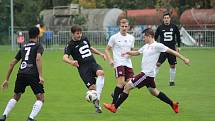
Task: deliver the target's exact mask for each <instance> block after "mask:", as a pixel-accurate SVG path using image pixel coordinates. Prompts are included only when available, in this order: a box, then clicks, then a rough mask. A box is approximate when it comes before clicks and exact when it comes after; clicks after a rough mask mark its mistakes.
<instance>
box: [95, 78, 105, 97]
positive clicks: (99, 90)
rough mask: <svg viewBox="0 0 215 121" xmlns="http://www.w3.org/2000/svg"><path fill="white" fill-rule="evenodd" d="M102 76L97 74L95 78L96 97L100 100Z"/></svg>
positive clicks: (102, 85) (102, 83)
mask: <svg viewBox="0 0 215 121" xmlns="http://www.w3.org/2000/svg"><path fill="white" fill-rule="evenodd" d="M104 80H105V79H104V76H98V77H97V79H96V92H97V94H98V99H99V100H100V95H101V93H102V88H103V87H104V82H105V81H104Z"/></svg>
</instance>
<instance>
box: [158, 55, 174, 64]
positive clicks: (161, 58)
mask: <svg viewBox="0 0 215 121" xmlns="http://www.w3.org/2000/svg"><path fill="white" fill-rule="evenodd" d="M166 58H167V59H168V62H169V64H170V65H175V64H177V61H176V56H174V55H172V54H169V53H166V52H162V53H160V57H159V59H158V63H161V64H162V63H163V62H164V61H165V60H166Z"/></svg>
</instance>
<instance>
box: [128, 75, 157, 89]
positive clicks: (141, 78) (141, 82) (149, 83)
mask: <svg viewBox="0 0 215 121" xmlns="http://www.w3.org/2000/svg"><path fill="white" fill-rule="evenodd" d="M131 81H132V83H133V84H134V86H135V87H137V88H142V87H143V86H146V87H147V88H148V87H151V88H156V84H155V81H154V77H149V76H146V75H145V74H144V73H143V72H141V73H140V74H138V75H136V76H134V78H133V79H132V80H131Z"/></svg>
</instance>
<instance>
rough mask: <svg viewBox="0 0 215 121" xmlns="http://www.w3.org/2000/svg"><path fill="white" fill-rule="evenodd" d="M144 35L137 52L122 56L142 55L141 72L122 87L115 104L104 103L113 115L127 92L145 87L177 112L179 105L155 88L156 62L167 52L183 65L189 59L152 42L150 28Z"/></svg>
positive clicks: (129, 52) (152, 37)
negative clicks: (161, 54) (181, 61)
mask: <svg viewBox="0 0 215 121" xmlns="http://www.w3.org/2000/svg"><path fill="white" fill-rule="evenodd" d="M143 33H144V35H143V36H144V43H145V45H144V46H143V47H142V48H140V49H139V50H138V51H128V52H125V53H123V54H122V56H124V55H125V54H128V55H131V56H137V55H140V54H143V57H142V63H141V68H142V71H141V72H140V73H139V74H138V75H136V76H134V78H132V79H131V80H130V81H129V82H128V83H127V84H126V85H125V87H124V90H123V92H122V93H121V94H120V96H119V97H118V99H117V101H116V103H114V104H108V103H104V106H105V108H107V109H108V110H109V111H111V112H113V113H115V112H116V111H117V108H118V107H119V106H120V105H121V104H122V103H123V102H124V101H125V100H126V99H127V97H128V95H129V92H130V91H131V90H132V89H134V88H138V89H140V88H142V87H144V86H146V87H147V88H148V90H149V92H150V93H151V94H152V95H153V96H155V97H157V98H159V99H160V100H161V101H163V102H165V103H167V104H169V105H170V107H171V108H172V109H173V110H174V112H175V113H178V112H179V107H178V106H179V105H178V102H176V101H172V100H171V99H170V98H168V97H167V96H166V95H165V94H164V93H163V92H161V91H159V90H158V89H157V88H156V84H155V81H154V77H155V67H156V62H157V60H158V58H159V55H160V52H167V53H170V54H173V55H175V56H177V57H179V58H180V59H182V60H183V61H184V63H185V64H189V63H190V61H189V59H187V58H185V57H184V56H183V55H181V54H179V53H178V52H176V51H174V50H172V49H170V48H168V47H167V46H165V45H163V44H162V43H158V42H156V41H155V40H154V32H153V30H152V29H151V28H148V29H146V30H144V31H143Z"/></svg>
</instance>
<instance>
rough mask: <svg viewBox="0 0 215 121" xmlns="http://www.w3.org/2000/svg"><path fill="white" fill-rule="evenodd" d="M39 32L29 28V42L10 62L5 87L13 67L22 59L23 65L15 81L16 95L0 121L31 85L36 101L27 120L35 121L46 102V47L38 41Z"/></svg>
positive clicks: (1, 119) (3, 84) (3, 86)
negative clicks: (44, 73) (44, 86)
mask: <svg viewBox="0 0 215 121" xmlns="http://www.w3.org/2000/svg"><path fill="white" fill-rule="evenodd" d="M39 33H40V31H39V29H38V28H37V27H32V28H30V29H29V37H30V40H29V43H27V44H25V45H24V46H23V47H22V48H21V49H20V50H19V51H18V53H17V54H16V57H15V58H14V59H13V60H12V61H11V63H10V66H9V70H8V72H7V75H6V79H5V81H4V82H3V83H2V85H1V87H2V88H3V89H6V88H8V82H9V78H10V75H11V73H12V71H13V68H14V66H15V65H16V64H17V63H18V62H19V61H20V60H21V65H20V67H19V71H18V74H17V78H16V82H15V88H14V96H13V97H12V98H11V99H10V100H9V102H8V104H7V106H6V108H5V110H4V113H3V116H2V117H1V118H0V121H5V120H6V118H7V117H8V114H9V112H10V111H11V110H12V109H13V108H14V106H15V104H16V103H17V102H18V101H19V99H20V98H21V95H22V94H23V93H24V92H25V88H26V87H27V86H29V85H30V86H31V89H32V90H33V92H34V94H35V96H36V102H35V104H34V105H33V109H32V111H31V113H30V115H29V117H28V119H27V121H35V120H34V118H35V117H36V115H37V114H38V113H39V111H40V109H41V108H42V105H43V102H44V89H43V83H44V79H43V75H42V54H43V51H44V49H43V47H42V45H41V44H38V43H37V41H38V35H39Z"/></svg>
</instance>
